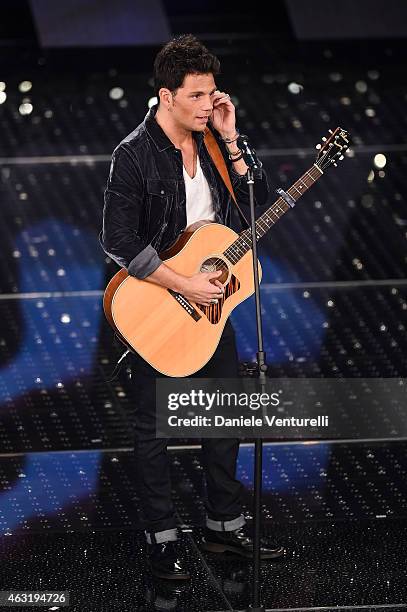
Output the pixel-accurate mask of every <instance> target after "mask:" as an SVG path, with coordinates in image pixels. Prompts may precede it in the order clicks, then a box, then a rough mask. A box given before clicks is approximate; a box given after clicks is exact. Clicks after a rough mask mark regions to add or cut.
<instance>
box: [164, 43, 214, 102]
mask: <svg viewBox="0 0 407 612" xmlns="http://www.w3.org/2000/svg"><path fill="white" fill-rule="evenodd" d="M219 71H220V61H219V60H218V58H217V57H216V56H215V55H213V54H212V53H210V52H209V51H208V49H207V48H206V47H205V46H204V45H203V44H202V43H201V42H200V41H199V40H198V39H197V38H196V37H195V36H193V35H192V34H183V35H182V36H177V37H176V38H174V39H173V40H171V41H170V42H168V43H167V44H166V45H165V46H164V47H163V48H162V49H161V51H160V52H159V53H158V54H157V57H156V58H155V60H154V88H155V91H156V95H157V97H158V92H159V90H160V89H161V87H166V88H167V89H169V90H170V91H174V90H176V89H178V87H181V86H182V83H183V82H184V78H185V77H186V75H187V74H213V75H216V74H219Z"/></svg>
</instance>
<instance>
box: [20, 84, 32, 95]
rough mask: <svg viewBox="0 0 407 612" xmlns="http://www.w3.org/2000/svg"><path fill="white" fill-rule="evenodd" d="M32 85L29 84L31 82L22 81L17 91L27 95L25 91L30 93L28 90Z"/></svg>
mask: <svg viewBox="0 0 407 612" xmlns="http://www.w3.org/2000/svg"><path fill="white" fill-rule="evenodd" d="M32 86H33V84H32V83H31V81H22V82H21V83H20V84H19V86H18V89H19V91H21V93H27V91H30V89H32Z"/></svg>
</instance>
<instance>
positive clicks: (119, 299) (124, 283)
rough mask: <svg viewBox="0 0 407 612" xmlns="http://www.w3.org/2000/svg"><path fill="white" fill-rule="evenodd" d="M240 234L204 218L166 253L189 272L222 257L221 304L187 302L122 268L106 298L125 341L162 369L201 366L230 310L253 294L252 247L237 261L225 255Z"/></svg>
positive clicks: (189, 370)
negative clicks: (130, 274)
mask: <svg viewBox="0 0 407 612" xmlns="http://www.w3.org/2000/svg"><path fill="white" fill-rule="evenodd" d="M237 238H238V235H237V234H236V232H234V231H233V230H232V229H230V228H229V227H226V226H224V225H220V224H217V223H205V224H204V225H201V226H200V227H198V229H196V230H195V231H190V232H184V234H182V236H181V237H180V239H179V240H178V241H177V243H175V245H174V246H173V247H171V249H169V250H168V251H167V252H166V253H164V254H162V257H168V258H166V259H165V263H166V265H167V266H169V267H170V268H172V269H173V270H174V271H175V272H178V273H179V274H183V275H185V276H191V275H193V274H195V273H197V272H199V271H200V270H203V271H215V270H216V268H217V266H218V267H219V262H221V268H222V269H223V270H224V274H223V275H222V276H221V277H220V281H221V282H222V283H223V284H224V286H225V294H224V297H223V298H221V299H220V300H219V302H218V303H217V304H211V306H207V307H205V306H199V305H197V304H195V303H194V302H188V301H187V300H186V299H185V298H184V297H183V296H180V295H179V294H176V293H174V292H170V291H169V290H168V289H165V288H163V287H161V286H160V285H157V284H155V283H153V282H150V281H145V280H140V279H137V278H134V277H132V276H129V275H128V273H127V271H126V270H124V269H123V270H120V271H119V272H118V273H117V274H116V275H115V276H114V277H113V278H112V279H111V281H110V283H109V284H108V286H107V288H106V291H105V295H104V301H103V306H104V310H105V314H106V318H107V319H108V321H109V323H110V324H111V325H112V327H113V329H114V330H115V331H116V333H117V334H118V335H119V336H120V337H121V339H122V340H123V341H124V342H125V344H127V345H128V346H129V347H131V348H132V349H134V350H135V351H136V352H137V353H138V354H139V355H140V356H141V357H142V358H143V359H144V360H145V361H147V362H148V363H149V364H150V365H151V366H152V367H153V368H155V369H156V370H158V371H159V372H161V373H162V374H165V375H166V376H173V377H181V376H189V375H191V374H193V373H195V372H197V371H198V370H200V369H201V368H202V367H203V366H204V365H205V364H206V363H207V362H208V361H209V359H210V358H211V357H212V355H213V354H214V352H215V350H216V347H217V346H218V343H219V340H220V337H221V335H222V331H223V328H224V326H225V323H226V320H227V318H228V316H229V315H230V313H231V312H232V310H233V309H234V308H235V307H236V306H237V305H238V304H240V302H242V301H243V300H245V299H246V298H247V297H249V296H250V295H252V294H253V292H254V284H253V263H252V252H251V250H248V251H247V253H246V254H245V255H244V256H243V257H242V258H241V259H240V260H239V261H238V262H237V263H236V264H231V263H230V262H229V261H228V260H226V258H225V257H224V256H223V255H222V254H223V252H224V251H225V250H226V249H227V248H228V247H229V246H230V245H231V244H232V243H233V242H234V241H235V240H236V239H237ZM259 275H260V278H261V267H260V263H259Z"/></svg>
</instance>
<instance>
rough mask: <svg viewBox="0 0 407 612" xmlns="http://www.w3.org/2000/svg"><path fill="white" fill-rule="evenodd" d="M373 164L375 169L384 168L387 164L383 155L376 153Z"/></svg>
mask: <svg viewBox="0 0 407 612" xmlns="http://www.w3.org/2000/svg"><path fill="white" fill-rule="evenodd" d="M373 163H374V165H375V166H376V168H380V169H381V168H384V167H385V165H386V163H387V159H386V156H385V155H383V153H377V155H375V156H374V159H373Z"/></svg>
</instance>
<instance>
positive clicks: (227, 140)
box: [222, 130, 240, 144]
mask: <svg viewBox="0 0 407 612" xmlns="http://www.w3.org/2000/svg"><path fill="white" fill-rule="evenodd" d="M239 136H240V134H239V132H238V131H237V130H236V134H235V135H234V136H233V138H222V140H223V142H225V143H226V144H231V143H232V142H236V140H237V139H238V138H239Z"/></svg>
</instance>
